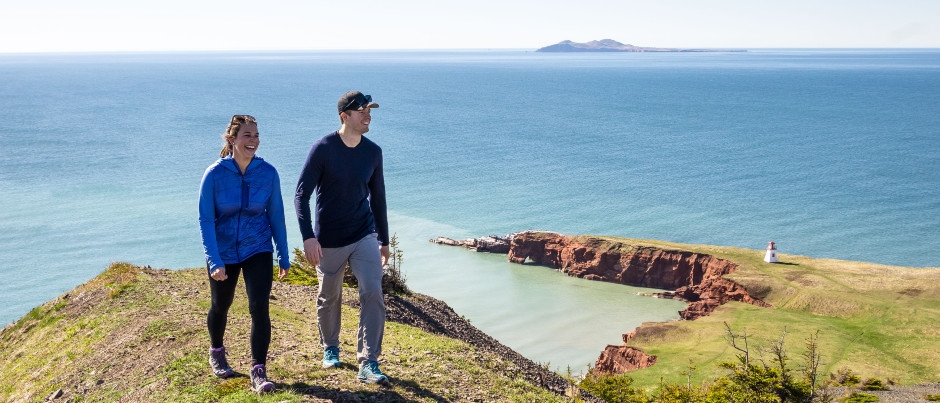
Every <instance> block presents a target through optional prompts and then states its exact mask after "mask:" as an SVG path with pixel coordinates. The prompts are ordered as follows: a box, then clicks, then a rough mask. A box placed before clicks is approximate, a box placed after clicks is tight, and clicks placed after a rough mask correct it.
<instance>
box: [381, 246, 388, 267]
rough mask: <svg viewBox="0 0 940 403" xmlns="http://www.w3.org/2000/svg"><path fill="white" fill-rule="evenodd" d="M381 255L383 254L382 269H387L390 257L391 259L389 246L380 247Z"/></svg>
mask: <svg viewBox="0 0 940 403" xmlns="http://www.w3.org/2000/svg"><path fill="white" fill-rule="evenodd" d="M379 253H381V254H382V267H385V266H386V265H388V257H389V253H388V245H381V246H379Z"/></svg>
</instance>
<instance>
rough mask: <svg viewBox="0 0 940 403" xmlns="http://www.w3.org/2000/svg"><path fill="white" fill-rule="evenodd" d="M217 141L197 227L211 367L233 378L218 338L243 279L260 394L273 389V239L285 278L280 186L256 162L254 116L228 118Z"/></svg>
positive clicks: (254, 385)
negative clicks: (207, 298)
mask: <svg viewBox="0 0 940 403" xmlns="http://www.w3.org/2000/svg"><path fill="white" fill-rule="evenodd" d="M222 139H223V140H224V141H225V143H224V144H223V146H222V151H221V152H220V153H219V154H220V157H221V158H220V159H219V160H218V161H216V162H215V163H214V164H212V165H211V166H209V168H208V169H206V173H205V175H204V176H203V178H202V183H201V184H200V186H199V229H200V231H201V233H202V245H203V250H204V251H205V256H206V268H207V270H208V275H209V289H210V290H211V293H212V305H211V307H210V308H209V313H208V318H207V322H208V327H209V339H210V343H211V346H210V348H209V367H210V368H211V369H212V372H213V374H214V375H215V376H218V377H219V378H229V377H232V376H234V375H235V371H234V370H233V369H232V367H230V366H229V364H228V361H227V359H226V351H225V346H224V345H223V339H224V336H225V327H226V324H227V319H228V311H229V308H230V307H231V306H232V302H233V300H234V298H235V288H236V285H237V284H238V276H239V274H242V273H243V274H244V277H245V291H246V292H247V294H248V306H249V308H248V312H249V313H250V314H251V371H250V372H249V374H250V375H251V387H252V390H254V391H255V392H258V393H263V392H270V391H272V390H274V383H272V382H270V381H268V379H267V371H266V368H265V363H266V361H267V355H268V346H269V345H270V344H271V318H270V316H269V314H268V299H269V298H270V296H271V286H272V282H273V280H274V279H273V277H274V275H273V271H274V270H273V267H272V266H273V260H272V252H274V249H273V248H272V246H271V241H272V240H273V241H274V243H275V245H277V258H278V259H277V260H278V263H279V265H280V267H281V270H280V273H279V276H280V277H281V278H284V276H285V275H287V269H288V268H290V262H289V260H288V259H289V258H288V253H287V227H286V226H285V223H284V203H283V200H282V198H281V185H280V180H279V178H278V174H277V170H275V169H274V167H273V166H272V165H271V164H268V163H267V162H265V161H264V160H262V159H261V158H258V157H256V156H255V152H256V151H257V149H258V143H259V140H258V122H257V121H256V120H255V118H254V117H252V116H249V115H235V116H232V120H231V121H230V122H229V124H228V128H227V129H226V130H225V133H224V134H223V135H222Z"/></svg>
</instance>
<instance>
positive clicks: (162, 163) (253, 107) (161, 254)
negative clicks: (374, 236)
mask: <svg viewBox="0 0 940 403" xmlns="http://www.w3.org/2000/svg"><path fill="white" fill-rule="evenodd" d="M0 82H2V83H3V84H2V85H0V108H2V110H3V111H4V112H5V114H6V118H4V119H0V140H2V144H3V147H4V149H5V150H6V152H4V153H2V154H0V187H2V189H3V192H0V206H2V209H0V223H2V231H0V284H2V285H0V322H2V323H3V324H8V323H11V322H13V321H15V320H17V319H18V318H20V317H22V316H23V315H24V314H26V313H27V312H29V310H31V309H32V308H34V307H36V306H38V305H40V304H41V303H43V302H45V301H47V300H50V299H52V298H55V297H56V296H58V295H60V294H61V293H63V292H65V291H68V290H69V289H71V288H73V287H75V286H77V285H79V284H81V283H83V282H85V281H87V280H89V279H91V278H92V277H94V276H96V275H97V274H99V273H100V272H101V271H102V270H104V269H105V268H106V267H107V265H108V264H109V263H111V262H115V261H127V262H131V263H135V264H140V265H150V266H152V267H156V268H161V267H166V268H172V269H179V268H187V267H201V266H203V265H204V261H203V257H202V249H201V245H200V241H199V231H198V226H197V222H196V203H197V190H198V186H199V181H200V178H201V177H202V173H203V172H204V170H205V168H206V167H207V166H208V165H209V164H211V163H212V162H213V161H214V160H215V159H216V158H217V156H218V152H219V149H220V148H221V138H220V135H221V133H222V131H223V130H224V129H225V126H226V123H227V122H228V120H229V119H230V118H231V115H233V114H251V115H254V116H255V117H256V118H257V119H258V121H259V131H260V133H261V146H260V148H259V151H258V155H259V156H261V157H263V158H264V159H265V160H266V161H268V162H271V163H272V164H273V165H274V166H275V167H277V169H278V171H279V172H280V176H281V179H282V183H281V185H282V191H283V193H284V197H285V204H286V205H285V208H286V214H287V216H288V223H287V224H288V230H289V233H288V235H289V242H290V248H291V249H293V248H294V247H300V246H301V240H300V236H299V231H298V230H297V224H296V221H295V220H294V218H293V217H294V214H293V212H294V208H293V202H292V195H293V188H294V186H295V185H296V180H297V177H298V175H299V170H300V166H301V164H302V163H303V160H304V157H305V156H306V153H307V151H308V149H309V147H310V145H311V144H312V143H313V142H314V141H315V140H316V139H318V138H319V137H321V136H323V135H325V134H327V133H329V132H331V131H333V130H335V129H337V128H338V127H339V120H338V117H337V116H336V112H335V109H334V108H335V104H336V100H337V98H339V96H340V95H341V94H343V93H344V92H346V91H348V90H351V89H358V90H361V91H363V92H364V93H366V94H371V95H372V96H373V98H374V99H375V102H377V103H379V104H380V105H381V106H380V108H379V109H377V110H376V111H374V112H373V122H372V125H371V131H370V132H369V133H368V134H367V136H368V137H369V138H371V139H373V140H374V141H375V142H377V143H378V144H379V145H381V146H382V148H383V150H384V155H385V176H386V186H387V189H388V190H387V192H388V204H389V209H390V215H391V231H392V232H393V233H394V234H395V235H396V236H397V237H398V239H399V241H400V243H401V246H400V248H401V250H402V251H403V254H404V262H403V266H402V269H403V270H404V272H405V274H406V276H407V279H408V284H409V285H410V286H411V287H412V288H413V289H414V290H415V291H418V292H421V293H425V294H428V295H431V296H434V297H436V298H439V299H442V300H444V301H446V302H447V303H448V304H450V305H451V306H452V307H454V309H455V310H456V311H457V312H458V313H459V314H462V315H464V316H466V317H467V318H469V319H470V320H471V322H472V323H473V324H474V325H476V326H477V327H479V328H480V329H481V330H483V331H485V332H487V333H488V334H490V335H492V336H494V337H495V338H497V339H498V340H500V341H501V342H503V343H504V344H506V345H508V346H510V347H512V348H514V349H516V350H517V351H519V352H520V353H522V354H523V355H526V356H527V357H529V358H531V359H533V360H535V361H537V362H540V363H549V364H550V365H551V366H552V367H553V368H561V369H563V368H565V367H566V366H569V367H571V368H573V369H575V370H576V371H577V370H578V369H582V368H583V367H584V366H586V365H587V364H589V363H592V362H593V360H594V359H595V358H596V357H597V354H598V353H599V352H600V351H601V350H602V349H603V347H604V346H605V345H606V344H619V343H620V342H621V341H620V334H621V333H625V332H628V331H630V330H632V329H633V328H634V327H635V326H637V325H639V324H640V323H642V322H644V321H664V320H674V319H677V318H678V314H677V311H678V310H681V309H682V307H683V306H682V304H680V303H678V302H676V301H668V300H657V299H652V298H646V297H639V296H637V295H636V293H638V292H642V291H644V290H643V289H637V288H632V287H624V286H616V285H611V284H601V283H596V282H589V281H586V280H580V279H572V278H568V277H566V276H564V275H562V274H560V273H557V272H555V271H553V270H550V269H546V268H540V267H536V266H529V265H525V266H524V265H513V264H509V263H507V262H506V259H505V256H499V255H487V254H477V253H472V252H469V251H466V250H463V249H461V248H453V247H446V246H440V245H434V244H431V243H429V242H428V240H429V239H431V238H435V237H437V236H447V237H451V238H455V239H462V238H467V237H477V236H483V235H492V234H496V235H505V234H508V233H511V232H517V231H521V230H526V229H540V230H551V231H558V232H562V233H566V234H598V235H611V236H622V237H630V238H643V239H660V240H666V241H673V242H682V243H693V244H714V245H723V246H736V247H743V248H751V249H755V253H762V252H761V251H762V250H763V249H764V247H765V246H766V245H767V242H769V241H774V242H775V243H776V245H777V248H778V250H779V253H781V254H783V255H786V254H794V255H806V256H812V257H818V258H833V259H843V260H855V261H865V262H873V263H879V264H886V265H900V266H911V267H938V266H940V113H938V111H940V50H936V49H905V50H885V49H756V50H749V51H748V52H733V53H732V52H729V53H722V52H716V53H568V54H559V53H537V52H532V51H526V50H461V51H368V52H363V51H360V52H351V51H350V52H344V51H329V52H326V51H324V52H245V53H235V52H228V53H221V52H220V53H118V54H6V55H0ZM311 303H312V302H311Z"/></svg>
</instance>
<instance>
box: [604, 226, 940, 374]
mask: <svg viewBox="0 0 940 403" xmlns="http://www.w3.org/2000/svg"><path fill="white" fill-rule="evenodd" d="M588 238H593V239H594V240H595V241H596V240H598V239H600V240H602V241H607V242H609V243H617V242H626V243H629V244H632V245H647V246H653V247H657V248H661V249H668V250H684V251H691V252H698V253H704V254H709V255H713V256H716V257H719V258H722V259H727V260H730V261H733V262H735V263H737V264H738V266H739V269H738V271H736V272H734V273H731V274H730V275H727V276H725V277H726V278H728V279H731V280H733V281H735V282H736V283H738V284H741V285H742V286H744V287H745V288H746V289H747V291H748V293H749V294H750V295H751V296H753V297H756V298H760V299H762V300H764V301H765V302H768V303H770V304H771V305H773V306H774V308H760V307H756V306H753V305H748V304H743V303H737V302H731V303H728V304H725V305H723V306H721V307H719V308H718V309H717V310H716V311H715V312H714V313H712V314H711V315H709V316H707V317H704V318H700V319H698V320H694V321H677V322H669V323H645V324H643V325H642V326H641V327H640V328H639V329H638V331H637V335H636V336H635V337H634V338H633V339H632V340H630V342H629V343H627V344H628V345H630V346H632V347H636V348H639V349H641V350H643V351H644V352H646V353H647V354H651V355H656V356H657V357H658V361H657V363H656V365H654V366H653V367H650V368H648V369H642V370H637V371H631V372H630V373H629V375H630V377H632V378H633V379H634V380H635V382H636V384H638V385H643V386H655V385H657V384H659V382H660V381H661V380H666V381H667V382H682V383H685V381H686V379H687V378H686V375H683V374H682V373H683V372H688V370H689V366H690V363H691V364H692V365H694V367H695V371H693V374H692V377H691V381H692V383H696V382H701V381H704V380H711V379H714V378H716V377H717V376H720V375H722V374H723V373H724V372H723V371H724V370H722V369H719V368H717V364H719V363H721V362H728V361H735V355H736V354H737V353H739V352H738V351H737V350H735V349H734V348H732V346H731V345H730V344H729V342H728V340H727V337H726V336H727V328H726V326H725V324H727V325H728V326H729V327H730V328H731V329H732V330H733V331H734V332H735V333H738V334H742V333H746V334H747V335H748V337H749V341H750V347H751V354H752V356H757V355H758V353H760V351H761V350H762V349H764V348H766V347H768V346H769V345H770V344H771V343H774V342H777V341H779V340H780V338H781V337H783V336H785V347H786V349H787V351H788V352H789V355H790V359H791V360H792V363H793V364H794V365H795V366H797V365H799V364H801V363H802V358H801V356H800V355H801V354H802V353H803V352H804V344H805V341H806V340H807V339H808V338H809V337H810V336H811V335H813V334H815V333H816V332H818V343H819V348H820V353H821V355H822V366H821V367H820V373H821V374H830V373H832V374H835V373H838V372H839V371H840V370H850V371H852V372H854V373H855V374H858V375H860V376H862V377H863V378H868V377H872V378H879V379H881V380H885V381H893V382H897V383H900V384H904V385H911V384H919V383H933V382H940V269H937V268H907V267H895V266H885V265H878V264H872V263H861V262H851V261H842V260H834V259H815V258H810V257H805V256H794V255H787V254H778V257H779V259H780V262H779V263H773V264H772V263H766V262H764V261H763V257H764V251H755V250H750V249H741V248H730V247H716V246H708V245H687V244H676V243H669V242H661V241H650V240H633V239H629V240H626V239H623V238H612V237H588ZM764 357H765V358H770V357H767V355H766V354H764Z"/></svg>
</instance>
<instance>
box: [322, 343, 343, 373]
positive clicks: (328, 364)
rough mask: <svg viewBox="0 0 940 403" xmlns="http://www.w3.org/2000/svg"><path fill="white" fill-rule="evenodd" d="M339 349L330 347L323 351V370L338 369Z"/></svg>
mask: <svg viewBox="0 0 940 403" xmlns="http://www.w3.org/2000/svg"><path fill="white" fill-rule="evenodd" d="M339 367H340V363H339V347H336V346H330V347H327V348H326V350H323V368H339Z"/></svg>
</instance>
